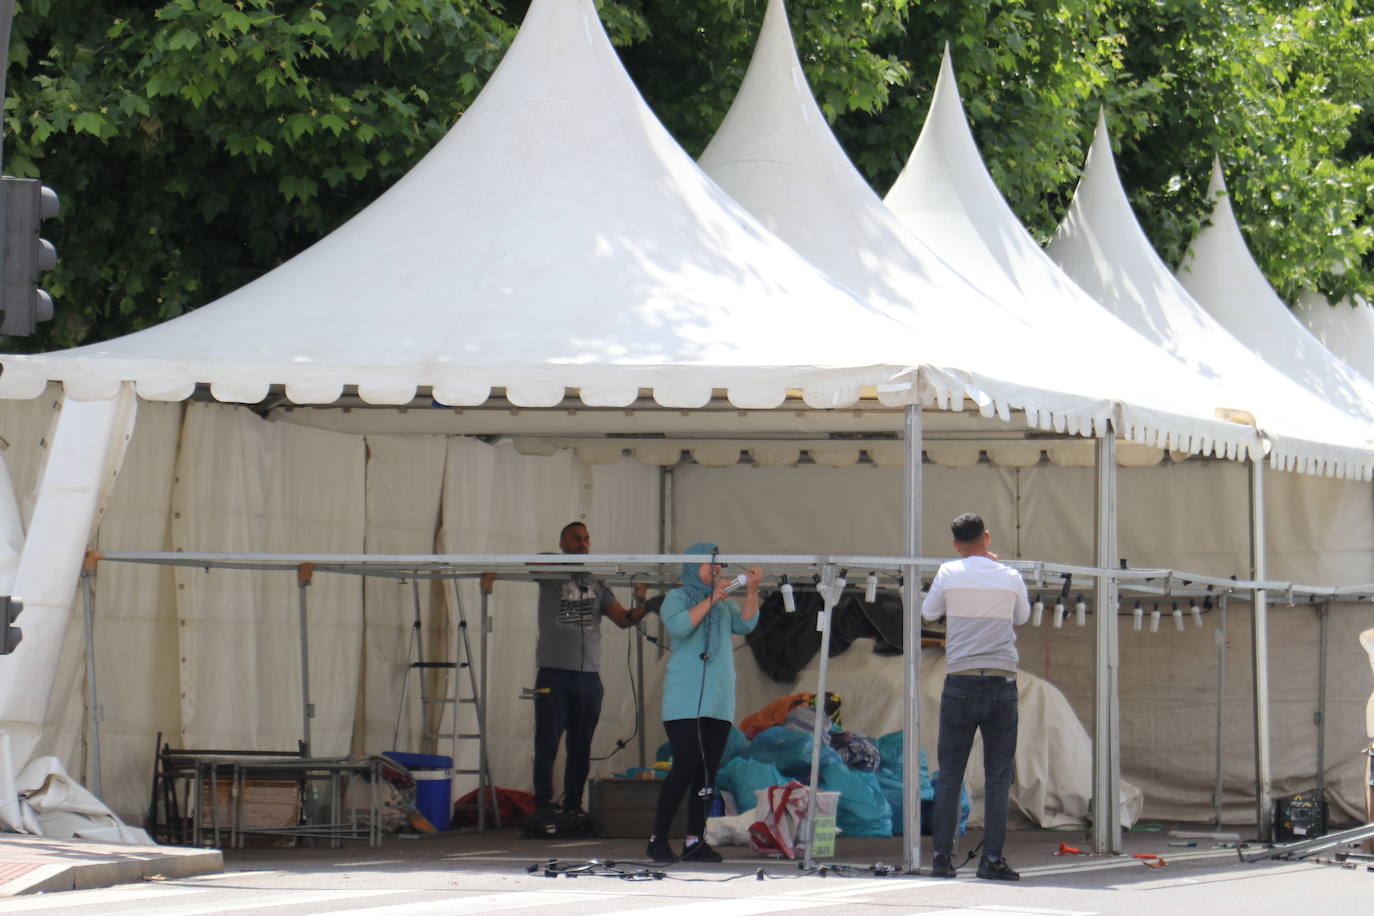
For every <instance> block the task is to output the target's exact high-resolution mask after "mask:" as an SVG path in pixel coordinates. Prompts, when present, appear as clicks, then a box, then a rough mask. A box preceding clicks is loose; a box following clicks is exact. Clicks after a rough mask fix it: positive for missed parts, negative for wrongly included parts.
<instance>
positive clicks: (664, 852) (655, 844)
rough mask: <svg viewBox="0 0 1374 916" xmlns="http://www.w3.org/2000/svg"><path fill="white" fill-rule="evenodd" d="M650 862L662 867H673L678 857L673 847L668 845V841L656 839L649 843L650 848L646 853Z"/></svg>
mask: <svg viewBox="0 0 1374 916" xmlns="http://www.w3.org/2000/svg"><path fill="white" fill-rule="evenodd" d="M644 854H645V855H646V856H648V857H649V859H650V861H652V862H657V863H659V864H660V865H672V864H673V863H674V862H676V861H677V856H676V855H675V854H674V853H673V847H671V846H669V845H668V841H667V840H660V839H659V838H658V837H654V838H653V839H652V840H650V841H649V848H648V849H646V850H645V851H644Z"/></svg>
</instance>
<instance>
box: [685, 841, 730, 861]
mask: <svg viewBox="0 0 1374 916" xmlns="http://www.w3.org/2000/svg"><path fill="white" fill-rule="evenodd" d="M682 861H684V862H724V861H725V859H724V857H723V856H721V854H720V853H718V852H716V851H715V850H714V849H712V848H711V844H710V843H707V842H706V841H705V840H697V841H696V842H695V843H692V844H691V845H690V846H685V847H683V849H682Z"/></svg>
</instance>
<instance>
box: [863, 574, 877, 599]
mask: <svg viewBox="0 0 1374 916" xmlns="http://www.w3.org/2000/svg"><path fill="white" fill-rule="evenodd" d="M877 600H878V574H877V573H875V572H870V573H869V574H868V581H867V582H866V583H865V584H864V601H865V602H867V603H868V604H872V603H873V602H875V601H877Z"/></svg>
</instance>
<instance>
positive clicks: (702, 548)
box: [682, 541, 720, 604]
mask: <svg viewBox="0 0 1374 916" xmlns="http://www.w3.org/2000/svg"><path fill="white" fill-rule="evenodd" d="M719 549H720V548H718V547H716V545H715V544H712V543H710V542H709V541H698V542H696V543H695V544H693V545H692V546H691V547H688V548H687V550H686V551H685V552H686V553H692V554H698V553H699V554H705V555H706V557H707V559H706V562H708V563H709V562H710V556H711V554H713V553H715V552H716V551H717V550H719ZM700 568H701V564H700V563H683V564H682V588H683V590H685V591H686V592H687V597H688V598H689V599H691V602H692V604H697V603H698V602H701V601H705V600H706V599H707V598H709V597H710V595H711V583H709V582H702V581H701V576H699V575H697V570H698V569H700Z"/></svg>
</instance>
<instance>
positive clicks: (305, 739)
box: [296, 563, 315, 757]
mask: <svg viewBox="0 0 1374 916" xmlns="http://www.w3.org/2000/svg"><path fill="white" fill-rule="evenodd" d="M314 575H315V567H314V565H313V564H310V563H302V564H301V565H300V566H298V567H296V585H297V586H298V588H297V591H298V592H299V593H300V599H301V600H300V609H301V613H300V620H301V640H300V642H301V736H302V737H301V755H302V756H304V757H309V756H310V720H311V719H313V718H315V704H314V703H311V702H310V636H309V634H308V629H309V628H308V621H309V613H308V604H307V600H306V589H308V588H310V580H311V578H313V577H314Z"/></svg>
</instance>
